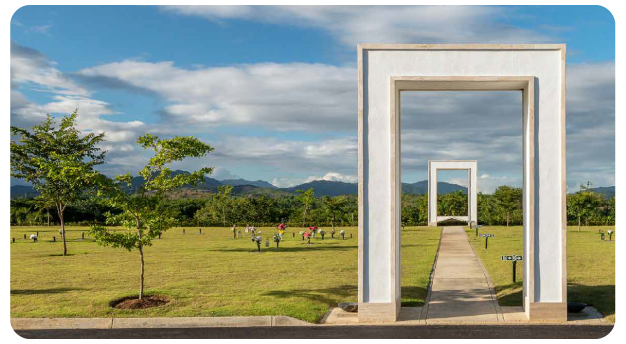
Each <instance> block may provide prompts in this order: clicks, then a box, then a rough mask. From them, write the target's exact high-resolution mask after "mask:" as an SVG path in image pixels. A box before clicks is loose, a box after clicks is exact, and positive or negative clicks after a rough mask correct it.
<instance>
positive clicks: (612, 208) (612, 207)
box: [609, 196, 617, 223]
mask: <svg viewBox="0 0 626 344" xmlns="http://www.w3.org/2000/svg"><path fill="white" fill-rule="evenodd" d="M609 215H610V216H611V219H612V222H613V223H617V196H615V197H613V199H611V200H610V201H609Z"/></svg>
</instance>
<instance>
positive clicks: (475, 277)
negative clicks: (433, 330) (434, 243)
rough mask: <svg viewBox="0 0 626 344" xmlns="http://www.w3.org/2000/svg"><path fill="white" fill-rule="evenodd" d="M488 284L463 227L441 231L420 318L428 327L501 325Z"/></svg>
mask: <svg viewBox="0 0 626 344" xmlns="http://www.w3.org/2000/svg"><path fill="white" fill-rule="evenodd" d="M490 283H491V282H490V281H489V277H488V275H487V273H486V271H484V269H483V266H482V264H481V263H480V260H479V259H478V257H477V256H476V253H475V252H474V250H473V249H472V246H471V245H470V243H469V241H468V239H467V235H466V234H465V231H464V230H463V227H444V228H443V231H442V232H441V244H440V247H439V252H438V255H437V260H436V262H435V270H434V275H433V277H432V282H431V289H430V294H429V299H428V300H427V305H426V307H425V308H424V312H426V314H425V317H424V314H423V315H422V318H425V319H426V322H427V323H428V324H433V323H437V322H447V323H449V322H455V323H472V322H498V321H502V316H501V312H500V311H499V306H498V302H497V301H496V298H495V295H493V294H492V292H493V289H492V288H490Z"/></svg>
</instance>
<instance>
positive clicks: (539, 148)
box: [359, 50, 565, 303]
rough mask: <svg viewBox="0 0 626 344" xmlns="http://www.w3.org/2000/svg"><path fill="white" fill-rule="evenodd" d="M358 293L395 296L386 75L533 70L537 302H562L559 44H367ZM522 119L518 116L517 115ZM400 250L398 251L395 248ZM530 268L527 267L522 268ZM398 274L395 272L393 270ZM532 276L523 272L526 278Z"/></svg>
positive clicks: (368, 298) (371, 297)
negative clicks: (387, 47)
mask: <svg viewBox="0 0 626 344" xmlns="http://www.w3.org/2000/svg"><path fill="white" fill-rule="evenodd" d="M362 63H363V83H364V87H363V136H364V138H363V139H364V144H363V146H364V158H363V180H362V183H363V193H364V195H363V198H364V206H365V211H364V214H363V223H362V226H363V247H362V250H363V260H364V261H363V276H362V278H363V288H362V289H363V294H362V299H360V300H359V301H360V302H371V303H388V302H393V300H392V295H393V293H392V290H391V289H392V283H391V279H392V275H391V264H392V261H391V260H390V254H391V242H390V228H389V226H390V216H391V213H390V211H389V209H390V197H391V194H392V193H391V186H390V162H391V154H390V129H391V128H390V125H391V124H390V117H389V116H390V103H389V101H390V78H391V77H392V76H535V77H536V82H537V86H536V102H535V110H536V119H535V130H536V140H535V148H536V149H535V154H536V155H537V162H538V163H537V165H536V166H535V170H536V187H535V189H536V190H535V192H536V193H535V202H536V208H535V219H534V221H535V238H536V241H535V262H536V268H535V276H534V278H535V290H534V291H535V300H534V301H535V302H562V301H563V300H564V299H565V296H564V295H562V290H563V288H562V279H561V277H562V270H561V264H560V262H561V257H562V246H561V242H562V235H563V234H562V232H561V229H562V217H561V215H562V213H561V209H562V208H561V207H562V198H561V195H562V192H563V191H564V190H562V189H561V188H562V185H563V184H562V183H561V172H562V171H561V153H562V152H563V151H564V149H565V147H563V144H562V142H563V141H562V140H561V126H564V125H565V123H561V121H562V119H561V80H562V78H561V77H562V75H561V73H562V72H561V52H560V51H559V50H364V52H363V61H362ZM520 120H521V119H520ZM398 254H399V252H398ZM526 271H527V270H525V273H526ZM398 274H399V272H398ZM528 278H529V276H525V280H527V279H528Z"/></svg>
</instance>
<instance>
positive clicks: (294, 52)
mask: <svg viewBox="0 0 626 344" xmlns="http://www.w3.org/2000/svg"><path fill="white" fill-rule="evenodd" d="M360 42H369V43H374V42H376V43H378V42H385V43H567V45H568V66H567V178H568V187H569V188H570V191H572V190H575V189H577V188H578V185H579V184H580V183H583V182H586V181H587V180H589V181H591V182H593V183H594V185H595V186H608V185H614V183H615V62H614V61H615V24H614V21H613V17H612V15H611V14H610V12H609V11H607V10H606V9H604V8H602V7H595V6H589V7H587V6H562V7H530V6H528V7H511V6H509V7H484V6H481V7H453V6H450V7H436V6H435V7H424V6H414V7H241V6H238V7H214V6H206V7H195V6H186V7H141V6H132V7H130V6H129V7H124V6H111V7H97V6H89V7H73V6H54V7H50V6H28V7H22V8H20V9H19V10H18V11H17V12H16V13H15V14H14V15H13V19H12V21H11V124H12V125H17V126H31V125H33V124H34V123H37V122H39V121H41V120H42V119H43V118H44V116H45V115H46V114H47V113H49V114H52V115H54V116H59V115H65V114H68V113H71V112H72V111H73V109H74V108H78V109H79V119H78V124H79V127H80V129H81V130H83V131H84V132H88V131H95V132H102V131H104V132H106V140H107V141H106V143H105V144H104V145H103V148H104V149H106V150H108V154H107V157H108V162H107V164H106V165H104V166H103V167H102V168H101V170H102V171H103V172H105V173H107V174H109V175H113V174H118V173H125V172H127V171H130V172H135V173H136V171H137V170H138V169H139V168H140V166H141V165H142V164H143V163H145V162H146V160H147V157H148V155H147V152H143V151H142V150H141V149H140V148H138V147H137V145H136V144H135V140H136V138H137V137H138V136H139V135H141V134H143V133H146V132H150V133H153V134H156V135H160V136H163V137H171V136H173V135H195V136H198V137H200V138H201V139H202V140H204V141H206V142H208V143H210V144H211V145H212V146H214V147H215V151H214V152H212V153H210V154H209V156H208V157H206V158H203V159H197V160H189V161H185V162H183V163H181V164H180V165H177V166H176V167H177V168H181V169H187V170H191V169H197V168H199V167H202V166H213V167H216V170H215V173H214V175H213V177H214V178H217V179H226V178H238V177H241V178H245V179H250V180H257V179H262V180H267V181H270V182H272V183H274V184H275V185H277V186H291V185H294V184H298V183H301V182H304V181H310V180H316V179H327V180H341V181H348V182H355V181H356V156H357V154H356V153H357V152H356V125H357V123H356V119H357V117H356V44H357V43H360ZM520 111H521V98H520V95H519V94H518V93H516V92H474V93H471V92H436V93H425V92H424V93H418V92H415V93H405V94H403V95H402V155H403V156H402V157H403V159H402V164H403V165H402V179H403V181H405V182H415V181H419V180H424V179H426V177H427V170H426V166H427V161H428V159H448V158H450V159H451V158H454V159H477V160H478V162H479V170H480V172H479V174H480V180H479V188H480V189H481V190H482V191H485V192H491V191H492V190H493V189H494V188H495V187H496V186H497V185H503V184H509V185H517V186H519V185H520V183H521V173H520V172H521V136H520V133H521V121H520V118H519V113H520ZM486 123H489V125H485V124H486ZM440 179H443V180H448V181H452V182H458V183H460V184H464V183H465V181H464V179H463V175H462V174H459V173H456V174H455V173H448V174H445V175H442V176H440ZM19 183H20V181H17V180H12V184H19Z"/></svg>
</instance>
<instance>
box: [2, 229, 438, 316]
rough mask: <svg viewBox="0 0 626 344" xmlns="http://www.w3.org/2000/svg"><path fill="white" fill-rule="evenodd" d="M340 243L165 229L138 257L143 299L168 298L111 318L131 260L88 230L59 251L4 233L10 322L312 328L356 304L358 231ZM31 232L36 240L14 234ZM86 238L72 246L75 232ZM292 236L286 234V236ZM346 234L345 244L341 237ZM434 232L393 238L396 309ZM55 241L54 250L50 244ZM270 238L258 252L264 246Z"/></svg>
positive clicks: (424, 268)
mask: <svg viewBox="0 0 626 344" xmlns="http://www.w3.org/2000/svg"><path fill="white" fill-rule="evenodd" d="M341 229H344V230H345V231H346V235H345V237H346V240H341V238H340V236H339V230H340V228H337V230H336V234H335V238H334V239H333V238H331V236H330V230H329V229H326V231H327V235H326V236H325V240H321V238H320V237H319V235H318V238H317V239H312V240H311V245H306V244H304V242H303V241H302V237H300V236H299V234H298V233H299V232H300V230H301V229H300V228H290V229H289V231H288V232H287V233H286V234H285V238H286V240H285V241H283V242H281V244H280V248H279V249H276V246H275V244H274V243H273V242H271V235H273V233H274V232H275V229H273V228H261V231H262V236H263V245H262V249H261V251H262V252H261V253H257V252H255V251H256V244H254V243H253V242H252V241H251V240H250V238H249V236H248V235H247V234H246V233H245V232H243V231H242V232H243V233H242V234H243V238H241V239H236V240H235V239H233V237H232V232H231V231H230V229H228V228H206V227H204V228H202V233H203V234H201V235H200V234H198V232H199V231H198V228H197V227H193V228H190V227H188V228H186V233H185V234H183V231H182V228H174V229H171V230H169V231H167V232H166V233H165V234H164V235H163V236H162V239H160V240H159V239H155V240H154V245H153V246H151V247H147V248H146V249H145V254H146V292H147V293H156V294H165V295H169V296H171V297H172V299H173V301H172V302H170V303H169V304H167V305H165V306H161V307H157V308H152V309H145V310H132V311H130V310H119V309H114V308H111V307H110V306H109V302H110V301H111V300H114V299H117V298H119V297H122V296H126V295H130V294H137V293H138V289H139V255H138V254H137V252H128V251H126V250H123V249H113V248H109V247H100V246H98V245H97V244H96V243H95V242H94V241H93V240H92V239H91V238H90V237H89V236H88V235H87V234H88V228H87V227H70V228H69V230H68V238H69V242H68V252H69V253H70V256H67V257H63V256H59V255H60V254H61V253H62V244H61V242H60V237H59V234H58V227H12V228H11V238H15V239H16V242H15V243H12V244H11V316H12V317H107V316H114V317H163V316H166V317H168V316H171V317H174V316H233V315H287V316H292V317H295V318H299V319H302V320H306V321H311V322H316V321H319V320H320V319H321V317H322V316H323V315H324V313H326V311H327V310H328V309H329V308H330V307H332V306H335V305H336V304H337V303H338V302H344V301H356V300H357V269H358V264H357V246H358V241H357V229H356V228H355V227H350V228H341ZM36 231H39V242H38V243H33V242H32V240H29V239H26V240H24V239H23V234H27V238H28V237H29V236H30V234H34V233H35V232H36ZM83 231H84V232H85V240H81V232H83ZM292 233H295V237H293V235H292ZM350 235H352V238H350ZM439 235H440V229H434V228H428V227H407V228H406V229H405V230H403V231H402V293H403V299H402V300H403V304H405V305H410V306H416V305H421V304H423V302H424V298H425V297H426V290H427V287H428V282H429V274H430V270H431V268H432V264H433V261H434V257H435V254H436V250H437V246H438V242H439ZM53 236H56V240H57V241H56V242H52V237H53ZM266 238H269V239H270V245H269V247H265V245H264V244H265V239H266Z"/></svg>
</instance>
